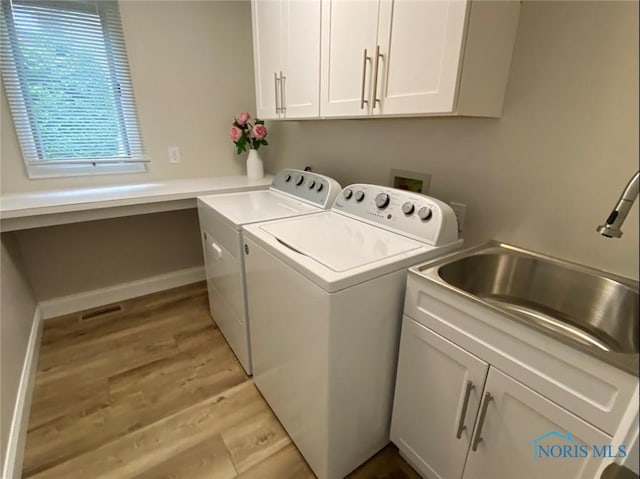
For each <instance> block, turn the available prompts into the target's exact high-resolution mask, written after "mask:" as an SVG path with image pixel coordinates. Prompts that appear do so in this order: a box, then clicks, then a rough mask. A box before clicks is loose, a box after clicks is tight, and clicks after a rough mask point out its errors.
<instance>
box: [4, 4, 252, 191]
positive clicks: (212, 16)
mask: <svg viewBox="0 0 640 479" xmlns="http://www.w3.org/2000/svg"><path fill="white" fill-rule="evenodd" d="M120 13H121V16H122V24H123V28H124V33H125V39H126V42H127V52H128V56H129V64H130V69H131V76H132V80H133V87H134V93H135V97H136V103H137V106H138V116H139V120H140V125H141V129H142V135H143V141H144V143H145V147H146V150H147V152H148V156H149V158H150V160H151V162H152V163H151V165H150V166H149V169H148V172H147V173H140V174H136V175H104V176H93V177H74V178H66V179H40V180H29V179H28V178H27V176H26V172H25V168H24V163H23V161H22V156H21V153H20V149H19V146H18V143H17V139H16V136H15V130H14V127H13V123H12V120H11V115H10V114H9V113H8V110H7V102H6V97H5V94H4V91H3V92H2V94H1V96H2V99H1V102H0V115H1V116H2V118H1V122H2V135H1V144H2V146H1V148H2V150H1V157H0V161H1V169H2V175H1V176H2V179H1V183H0V188H1V189H2V192H3V193H10V192H23V191H31V190H49V189H57V188H66V187H82V186H88V185H98V184H113V183H115V182H120V183H121V182H132V181H136V182H141V181H150V180H157V179H171V178H188V177H197V176H224V175H236V174H243V171H244V170H243V162H242V161H241V160H240V159H239V158H237V155H236V154H235V152H234V149H233V144H232V143H231V141H229V139H228V137H227V131H228V129H229V126H230V123H231V120H232V118H233V117H234V115H235V114H236V113H237V112H238V111H241V110H249V111H250V110H252V109H254V108H255V107H254V105H255V93H254V86H253V85H254V83H253V56H252V47H251V9H250V4H249V2H246V1H237V0H232V1H185V0H182V1H144V2H141V1H132V0H124V1H122V0H121V1H120ZM176 145H177V146H179V147H180V151H181V156H182V163H181V164H178V165H170V164H169V163H168V157H167V147H168V146H176Z"/></svg>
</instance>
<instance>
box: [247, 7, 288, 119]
mask: <svg viewBox="0 0 640 479" xmlns="http://www.w3.org/2000/svg"><path fill="white" fill-rule="evenodd" d="M281 17H282V15H281V2H280V1H279V0H251V18H252V22H253V60H254V68H255V81H256V116H257V117H258V118H260V119H269V118H278V113H277V112H276V106H277V105H276V94H277V95H280V93H276V89H277V87H278V85H277V84H276V80H275V75H280V70H282V33H281V32H282V27H283V26H282V24H281Z"/></svg>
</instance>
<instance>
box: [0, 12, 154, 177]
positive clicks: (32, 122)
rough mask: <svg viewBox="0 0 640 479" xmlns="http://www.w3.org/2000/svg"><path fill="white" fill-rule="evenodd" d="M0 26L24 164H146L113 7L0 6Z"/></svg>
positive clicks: (117, 14) (4, 69) (5, 77)
mask: <svg viewBox="0 0 640 479" xmlns="http://www.w3.org/2000/svg"><path fill="white" fill-rule="evenodd" d="M1 21H2V25H1V27H2V48H1V62H2V79H3V82H4V87H5V91H6V93H7V99H8V101H9V105H10V108H11V113H12V116H13V121H14V124H15V128H16V132H17V135H18V139H19V141H20V146H21V148H22V152H23V156H24V158H25V161H26V162H27V164H28V165H55V164H75V163H78V164H96V163H139V162H145V161H146V160H145V158H144V152H143V145H142V141H141V138H140V133H139V128H138V120H137V115H136V108H135V101H134V96H133V88H132V84H131V78H130V75H129V66H128V61H127V54H126V48H125V43H124V34H123V31H122V25H121V21H120V12H119V9H118V3H117V1H112V0H93V1H89V0H55V1H48V0H2V12H1Z"/></svg>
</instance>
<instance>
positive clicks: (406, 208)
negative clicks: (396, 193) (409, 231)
mask: <svg viewBox="0 0 640 479" xmlns="http://www.w3.org/2000/svg"><path fill="white" fill-rule="evenodd" d="M415 209H416V207H415V206H414V205H413V203H411V201H407V202H406V203H405V204H403V205H402V212H403V213H404V214H405V215H410V214H411V213H413V212H414V211H415Z"/></svg>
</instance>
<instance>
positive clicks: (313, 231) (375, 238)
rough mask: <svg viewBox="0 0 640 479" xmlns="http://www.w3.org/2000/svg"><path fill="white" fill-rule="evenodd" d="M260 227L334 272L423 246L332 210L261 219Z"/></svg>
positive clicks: (357, 266) (350, 268)
mask: <svg viewBox="0 0 640 479" xmlns="http://www.w3.org/2000/svg"><path fill="white" fill-rule="evenodd" d="M260 229H261V230H263V231H265V232H267V233H268V234H270V235H272V236H273V237H274V238H275V239H276V240H277V241H278V242H280V243H281V244H283V245H284V246H287V247H289V248H290V249H292V250H294V251H296V252H298V253H300V254H303V255H305V256H308V257H309V258H311V259H313V260H314V261H317V262H318V263H320V264H322V265H324V266H325V267H327V268H329V269H331V270H332V271H335V272H338V273H340V272H345V271H348V270H352V269H355V268H360V267H363V266H365V265H368V264H371V263H375V262H378V261H380V260H383V259H386V258H390V257H394V256H396V255H399V254H402V253H408V252H411V251H414V250H418V249H421V248H424V246H425V245H424V244H423V243H419V242H418V241H414V240H412V239H409V238H406V237H404V236H400V235H398V234H395V233H392V232H390V231H386V230H383V229H381V228H376V227H375V226H372V225H369V224H367V223H363V222H361V221H357V220H354V219H351V218H348V217H345V216H343V215H340V214H336V213H325V214H319V215H308V216H300V217H297V218H291V219H287V220H282V221H276V222H272V223H265V224H262V225H260Z"/></svg>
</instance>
